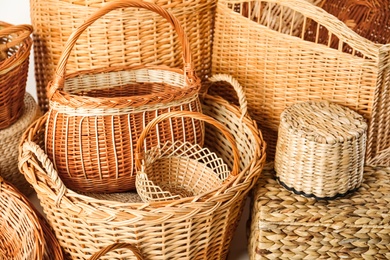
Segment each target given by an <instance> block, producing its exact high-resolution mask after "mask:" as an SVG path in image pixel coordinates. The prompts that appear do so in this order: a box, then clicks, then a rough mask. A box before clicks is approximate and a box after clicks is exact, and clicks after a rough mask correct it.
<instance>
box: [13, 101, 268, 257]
mask: <svg viewBox="0 0 390 260" xmlns="http://www.w3.org/2000/svg"><path fill="white" fill-rule="evenodd" d="M241 99H242V98H240V100H241ZM202 103H203V106H202V107H203V111H204V113H205V114H207V115H209V116H211V117H213V118H214V119H215V120H217V121H220V122H224V124H225V125H226V126H227V127H228V128H229V130H230V131H231V134H232V135H233V136H235V137H236V144H237V147H238V149H239V151H240V163H239V165H240V167H239V173H238V175H237V177H236V179H235V180H234V182H233V183H230V184H229V185H225V186H223V187H222V188H221V189H218V190H215V192H212V193H210V194H208V196H204V197H198V198H196V199H193V198H189V199H186V198H184V199H181V200H174V201H166V202H158V203H157V202H154V203H150V204H144V203H123V202H116V201H109V200H104V199H94V198H91V197H88V196H83V195H81V194H78V193H76V192H74V191H72V190H70V189H68V188H67V187H66V186H65V185H64V184H63V182H62V181H61V179H60V178H59V177H58V173H57V172H56V171H55V169H54V168H53V165H52V163H51V162H50V160H49V159H48V157H47V156H46V155H45V153H44V151H43V150H42V149H41V148H40V147H39V144H42V143H43V133H44V124H45V118H41V119H40V120H38V121H36V123H35V124H33V125H32V126H31V127H30V128H29V130H28V131H26V133H25V135H24V137H23V138H22V140H23V141H22V145H21V147H20V161H19V166H20V168H21V170H22V172H23V173H24V174H25V176H26V178H27V179H28V181H29V182H30V183H31V184H32V185H33V186H34V189H35V190H36V192H37V194H38V198H39V200H40V202H41V205H42V207H43V209H44V211H45V213H46V216H47V218H48V220H49V223H50V224H51V226H52V227H53V229H54V230H55V233H56V236H57V238H58V239H59V241H60V244H61V246H62V247H63V249H64V251H65V253H66V256H67V257H72V258H73V259H88V257H90V256H92V255H93V254H94V253H96V252H97V251H99V250H101V249H103V248H105V247H107V246H109V245H111V244H113V243H116V242H119V243H129V244H132V245H133V246H136V247H137V248H138V249H139V251H140V252H141V253H142V255H143V256H144V258H145V259H151V260H153V259H210V260H213V259H225V258H226V257H227V254H228V251H229V247H230V243H231V241H232V237H233V234H234V232H235V230H236V227H237V225H238V222H239V218H240V216H241V213H242V210H243V207H244V205H245V203H244V201H245V198H246V196H247V194H248V192H249V190H250V189H251V188H252V186H253V185H254V184H255V182H256V181H257V179H258V178H259V174H260V171H261V170H262V168H263V166H264V163H265V143H264V141H263V139H262V136H261V133H260V132H259V131H258V129H257V127H256V124H255V122H254V121H252V120H251V119H250V118H249V117H248V116H247V115H245V116H242V113H241V110H240V109H239V108H237V107H235V106H232V105H230V104H229V103H228V102H226V101H224V100H223V99H222V98H220V97H213V96H209V95H205V96H204V97H203V98H202ZM243 110H245V108H244V107H243ZM240 118H242V119H240ZM205 130H206V135H205V147H208V148H209V149H210V150H212V151H214V152H216V153H217V154H218V156H219V157H220V158H222V159H223V160H224V161H225V162H226V164H227V165H228V166H229V167H232V165H233V161H232V160H233V158H232V150H231V147H230V145H229V142H228V141H227V140H226V138H225V137H224V136H223V134H222V133H219V131H215V129H214V128H212V127H208V124H206V126H205ZM124 194H125V193H124ZM120 256H121V257H123V258H125V257H130V256H133V254H132V253H131V252H128V253H127V251H122V253H121V255H120ZM101 259H112V258H105V257H101Z"/></svg>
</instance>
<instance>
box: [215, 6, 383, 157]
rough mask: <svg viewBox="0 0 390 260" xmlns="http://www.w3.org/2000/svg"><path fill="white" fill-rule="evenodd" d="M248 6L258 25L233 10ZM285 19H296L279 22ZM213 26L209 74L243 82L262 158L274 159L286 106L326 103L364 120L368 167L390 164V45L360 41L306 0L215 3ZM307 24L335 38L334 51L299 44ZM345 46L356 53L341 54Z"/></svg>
mask: <svg viewBox="0 0 390 260" xmlns="http://www.w3.org/2000/svg"><path fill="white" fill-rule="evenodd" d="M248 2H250V3H251V8H249V10H252V13H255V14H256V16H257V17H262V19H261V22H258V20H252V19H249V18H248V17H246V16H244V15H242V14H241V13H240V12H239V10H240V8H241V6H243V5H244V3H248ZM256 3H257V5H256ZM255 6H256V7H257V8H256V9H254V7H255ZM264 7H268V8H264ZM270 10H279V16H277V17H276V19H275V15H274V14H273V13H274V12H272V11H270ZM291 15H292V16H293V17H294V19H287V20H286V21H285V17H291ZM252 16H253V15H252V14H250V15H249V17H252ZM215 21H216V22H215V33H214V38H213V57H212V61H213V62H212V72H213V73H228V74H230V75H232V76H233V77H234V78H236V79H237V80H238V81H239V82H240V84H242V86H243V88H244V90H245V91H246V93H247V96H248V111H249V113H250V115H251V116H252V118H253V119H255V120H256V121H257V122H258V124H259V127H260V128H261V130H262V132H263V134H264V139H265V140H266V142H267V144H268V148H269V149H268V150H267V158H268V159H272V158H273V157H274V153H275V147H276V140H277V136H278V135H277V132H278V126H279V122H280V114H281V113H282V112H283V110H284V109H285V108H286V107H288V106H290V105H293V104H294V103H297V102H303V101H309V100H313V101H318V100H328V101H330V102H333V103H336V104H339V105H343V106H346V107H348V108H350V109H352V110H354V111H355V112H358V113H359V114H361V115H363V116H364V118H365V119H366V120H367V122H368V132H367V146H366V147H367V149H366V162H367V163H372V164H374V163H375V164H382V165H389V164H390V156H388V155H389V151H390V128H389V127H388V126H387V125H388V124H387V123H386V122H388V121H389V120H390V106H388V105H387V104H388V103H389V102H390V96H389V95H388V94H387V93H388V92H389V87H390V84H389V83H390V81H389V80H388V78H389V72H390V70H389V67H388V66H387V64H388V60H389V53H390V52H389V49H390V45H389V44H377V43H375V42H372V41H370V40H368V39H366V38H364V37H362V36H360V35H358V34H357V33H356V32H354V31H353V30H351V28H349V27H348V26H347V25H346V24H345V23H344V22H342V21H340V20H339V19H337V18H336V17H335V16H333V15H331V14H329V13H328V12H326V11H325V10H323V9H322V8H321V7H319V6H316V5H314V4H312V3H310V2H308V1H305V0H292V1H291V0H264V1H260V0H259V1H245V0H240V1H233V0H221V1H218V4H217V11H216V19H215ZM311 21H315V22H316V23H317V24H318V25H319V28H326V29H327V30H328V31H329V33H330V34H331V37H333V38H337V39H338V45H337V48H336V49H335V48H332V47H331V46H328V45H325V44H320V43H316V42H312V41H309V40H305V35H306V32H305V30H306V29H307V28H309V25H310V23H311ZM297 28H298V29H297ZM299 28H301V29H299ZM297 32H300V33H298V34H296V33H297ZM346 44H348V45H349V46H350V48H352V50H353V52H354V53H356V52H359V53H360V55H359V56H358V55H353V54H352V53H351V54H349V53H345V52H344V51H343V46H344V45H346Z"/></svg>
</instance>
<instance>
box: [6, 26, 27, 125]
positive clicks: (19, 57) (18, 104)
mask: <svg viewBox="0 0 390 260" xmlns="http://www.w3.org/2000/svg"><path fill="white" fill-rule="evenodd" d="M32 31H33V28H32V26H31V25H27V24H21V25H11V24H8V23H5V22H2V21H0V129H4V128H7V127H8V126H10V125H12V124H13V123H14V122H15V121H16V120H18V118H19V117H20V116H21V115H22V113H23V105H24V103H23V102H24V94H25V92H26V82H27V75H28V68H29V57H30V50H31V47H32V38H31V37H30V35H31V33H32Z"/></svg>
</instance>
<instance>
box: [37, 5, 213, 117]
mask: <svg viewBox="0 0 390 260" xmlns="http://www.w3.org/2000/svg"><path fill="white" fill-rule="evenodd" d="M112 1H113V0H104V1H102V0H81V1H73V0H30V12H31V20H32V25H33V26H34V34H33V39H34V62H35V78H36V88H37V95H38V103H39V105H40V106H41V109H42V111H47V109H48V98H47V95H46V93H47V92H46V87H47V85H48V83H49V81H50V80H51V79H52V75H53V73H54V71H55V65H56V64H57V63H58V62H59V60H60V54H61V51H62V50H63V47H64V46H65V43H66V41H67V39H68V38H69V36H70V34H71V33H72V31H74V30H75V29H76V28H77V27H78V26H80V25H81V24H82V23H84V20H85V18H86V17H89V16H90V15H91V14H92V13H94V12H96V11H97V10H98V9H99V8H101V7H102V6H103V5H105V4H106V3H108V2H112ZM145 2H152V3H155V4H157V5H159V6H161V7H163V8H165V9H167V10H169V11H171V12H172V13H173V14H174V15H175V16H176V17H177V19H178V20H179V22H180V24H181V25H182V26H183V27H184V30H185V31H186V33H187V35H188V39H189V42H190V46H191V49H192V50H193V54H194V59H193V62H194V67H195V70H196V72H197V74H198V76H199V77H200V78H202V79H203V78H205V76H206V75H208V74H210V66H211V37H212V23H213V17H214V12H215V3H216V1H215V0H192V1H187V0H171V1H166V0H148V1H145ZM140 25H143V26H142V27H140ZM102 28H106V30H105V34H104V36H102V35H101V34H100V33H94V32H101V31H102ZM88 32H89V33H86V34H83V35H81V38H80V41H79V42H78V43H77V45H76V48H75V50H74V52H73V53H74V54H73V55H71V56H70V57H69V64H68V71H69V72H75V71H79V70H80V69H96V68H101V67H109V66H112V65H123V66H127V65H134V64H154V65H166V66H170V67H181V66H183V62H182V59H181V56H182V50H181V49H180V48H176V47H175V46H174V45H172V43H173V42H178V41H180V40H179V38H178V36H177V35H176V34H175V32H174V30H173V29H172V28H171V27H170V26H169V25H168V24H167V23H166V22H165V21H164V20H162V19H161V17H160V16H158V15H155V14H153V13H152V14H151V13H150V12H146V11H145V10H142V9H141V10H136V11H134V10H125V9H123V10H121V11H118V12H114V13H111V14H108V15H107V16H106V17H105V18H104V19H101V20H100V21H97V23H95V24H93V25H91V26H90V27H89V28H88ZM97 46H99V47H98V48H97ZM90 48H92V49H94V51H93V52H87V51H88V50H89V49H90ZM107 53H109V55H107Z"/></svg>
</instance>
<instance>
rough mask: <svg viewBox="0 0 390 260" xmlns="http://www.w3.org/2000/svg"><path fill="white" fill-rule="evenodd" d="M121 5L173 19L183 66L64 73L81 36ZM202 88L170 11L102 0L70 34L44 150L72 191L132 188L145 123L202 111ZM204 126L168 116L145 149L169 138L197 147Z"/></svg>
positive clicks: (53, 86)
mask: <svg viewBox="0 0 390 260" xmlns="http://www.w3.org/2000/svg"><path fill="white" fill-rule="evenodd" d="M123 8H126V9H135V8H140V9H146V10H149V11H150V12H153V13H158V14H159V15H160V17H161V18H162V19H165V20H166V22H167V23H170V24H171V25H172V26H173V27H174V28H175V31H176V33H177V34H178V35H179V39H180V44H181V47H182V48H183V53H184V54H183V62H184V68H183V69H180V68H171V67H167V66H149V65H137V66H112V67H105V68H101V69H94V70H87V71H84V70H83V71H79V72H75V73H73V74H69V75H67V74H66V65H67V62H68V58H69V57H70V56H71V55H72V54H71V53H72V49H73V47H74V46H75V43H76V42H77V41H78V40H79V36H80V35H81V34H82V33H83V32H84V31H85V30H86V29H87V28H88V27H89V26H90V25H91V24H93V23H94V22H95V21H96V20H99V19H100V18H101V17H103V16H104V15H105V14H106V13H109V12H114V11H115V10H118V9H120V10H121V9H123ZM117 14H118V13H117ZM119 14H120V13H119ZM141 26H142V25H141ZM103 32H104V30H103V31H96V32H95V33H97V34H100V33H103ZM91 52H93V50H92V51H91ZM109 54H110V53H108V55H109ZM199 89H200V80H199V78H198V77H197V76H196V75H195V72H194V68H193V63H192V56H191V51H190V46H189V43H188V39H187V36H186V34H185V32H184V31H183V28H182V27H181V26H180V23H179V21H178V20H177V19H176V18H175V17H174V16H173V15H172V14H171V13H170V12H168V11H166V10H165V9H163V8H161V7H159V6H158V5H155V4H152V3H147V2H141V1H115V2H110V3H107V4H106V5H105V6H104V7H102V8H101V9H99V10H98V11H97V12H96V13H95V14H93V15H92V16H90V17H89V19H88V20H86V22H85V23H84V24H82V25H81V26H80V27H79V28H78V29H77V30H76V31H75V32H74V33H73V34H72V35H71V36H70V37H69V40H68V42H67V44H66V46H65V48H64V51H63V53H62V57H61V58H60V62H59V64H58V66H57V70H56V73H55V76H54V79H53V81H52V82H51V83H50V84H49V86H48V92H47V93H48V98H49V100H50V104H49V107H50V109H49V112H48V118H47V124H46V135H45V144H46V146H45V149H46V152H47V154H48V156H49V158H50V159H51V160H52V162H53V164H54V166H55V168H56V170H57V171H58V173H59V175H60V177H61V179H62V181H63V182H64V183H65V185H66V186H67V187H68V188H70V189H73V190H77V191H81V192H94V193H96V192H104V193H109V192H122V191H128V190H132V189H135V175H136V174H135V173H136V172H135V165H134V149H135V145H136V142H137V139H138V137H139V135H140V133H141V131H142V129H143V128H144V127H145V126H146V124H147V123H148V122H149V121H150V120H152V119H153V118H155V117H156V116H158V115H159V114H163V113H165V112H168V111H178V110H180V111H201V105H200V102H199V96H198V92H199ZM203 132H204V129H203V125H202V123H201V122H200V121H196V120H192V119H190V118H185V119H171V120H169V121H166V122H164V123H162V124H161V125H160V126H159V127H158V128H156V129H153V130H152V131H150V135H149V136H148V138H147V139H145V140H146V144H145V149H148V148H150V147H152V146H155V145H158V144H159V143H164V142H165V141H166V140H183V141H187V142H190V143H194V144H195V143H198V144H200V145H202V144H203Z"/></svg>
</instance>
